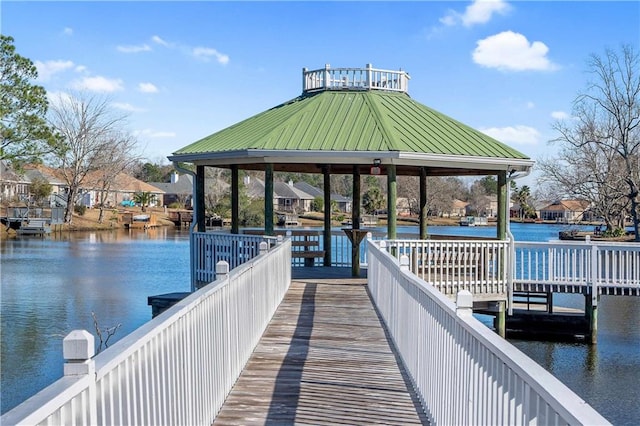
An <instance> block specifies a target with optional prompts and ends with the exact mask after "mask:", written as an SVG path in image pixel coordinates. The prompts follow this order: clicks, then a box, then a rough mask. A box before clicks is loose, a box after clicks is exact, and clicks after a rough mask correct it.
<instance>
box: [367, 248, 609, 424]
mask: <svg viewBox="0 0 640 426" xmlns="http://www.w3.org/2000/svg"><path fill="white" fill-rule="evenodd" d="M385 245H386V242H385V241H382V242H373V241H369V242H368V251H369V256H368V258H369V269H368V286H369V290H370V292H371V297H372V299H373V301H374V303H375V305H376V307H377V309H378V311H379V313H380V315H381V317H382V318H383V320H384V322H385V324H386V326H387V329H388V330H389V334H390V336H391V338H392V340H393V342H394V344H395V347H396V348H397V350H398V352H399V354H400V356H401V358H402V361H403V364H404V366H405V368H406V369H407V371H408V372H409V374H410V376H411V380H412V382H413V385H414V388H415V389H416V391H417V392H418V395H419V397H420V399H421V401H422V404H423V406H424V407H425V411H426V413H427V416H428V417H429V419H430V420H431V422H432V423H434V424H599V425H600V424H601V425H604V424H609V422H608V421H607V420H606V419H605V418H604V417H602V416H601V415H600V414H599V413H598V412H597V411H595V410H594V409H593V408H592V407H591V406H589V405H588V404H587V403H586V402H585V401H584V400H582V399H581V398H580V397H578V396H577V395H576V394H575V393H574V392H573V391H571V390H570V389H569V388H568V387H567V386H565V385H564V384H563V383H562V382H560V381H559V380H558V379H556V378H555V377H554V376H553V375H551V374H550V373H549V372H547V371H546V370H544V369H543V368H542V367H541V366H540V365H538V364H537V363H535V362H534V361H533V360H531V359H530V358H529V357H527V356H526V355H524V354H523V353H522V352H520V351H519V350H518V349H517V348H515V347H514V346H512V345H511V344H510V343H508V342H507V341H505V340H504V339H502V338H500V337H499V336H498V335H497V334H495V333H494V332H492V331H491V330H489V329H488V328H487V327H486V326H485V325H484V324H482V323H481V322H480V321H478V320H477V319H475V318H474V317H473V316H472V315H471V313H470V308H471V301H470V300H466V303H465V305H464V309H463V307H462V306H456V305H455V304H454V303H453V302H452V301H451V300H449V299H448V298H447V297H446V296H444V295H443V294H441V293H440V292H439V291H438V290H436V289H435V288H433V287H432V286H430V285H428V284H427V283H426V282H425V281H423V280H422V279H420V278H418V277H417V276H416V275H415V274H413V273H411V272H410V271H409V270H408V258H404V259H403V260H404V261H406V262H407V263H406V266H405V267H404V268H403V267H401V265H400V263H399V262H398V260H397V259H396V258H395V257H393V256H392V255H391V254H390V253H388V252H387V248H386V247H384V246H385ZM464 293H465V291H463V292H460V293H459V295H463V294H464ZM467 295H468V297H469V298H470V297H471V295H470V294H468V293H467Z"/></svg>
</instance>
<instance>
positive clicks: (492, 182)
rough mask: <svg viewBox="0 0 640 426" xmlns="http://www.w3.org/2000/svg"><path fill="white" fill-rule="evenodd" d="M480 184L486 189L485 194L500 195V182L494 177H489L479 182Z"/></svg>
mask: <svg viewBox="0 0 640 426" xmlns="http://www.w3.org/2000/svg"><path fill="white" fill-rule="evenodd" d="M478 184H479V185H480V186H481V187H482V188H484V192H485V194H487V195H496V194H497V193H498V181H497V180H496V177H495V176H493V175H487V176H485V177H483V178H482V179H480V180H478Z"/></svg>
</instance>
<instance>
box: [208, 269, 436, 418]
mask: <svg viewBox="0 0 640 426" xmlns="http://www.w3.org/2000/svg"><path fill="white" fill-rule="evenodd" d="M297 269H298V271H294V272H298V275H300V276H305V275H306V276H308V277H309V276H310V275H316V276H318V277H321V276H323V277H324V278H306V279H305V278H295V276H294V277H293V278H292V283H291V287H290V288H289V291H288V292H287V294H286V295H285V298H284V300H283V301H282V303H281V304H280V306H279V307H278V310H277V311H276V313H275V315H274V316H273V319H272V320H271V322H270V323H269V325H268V327H267V329H266V330H265V333H264V334H263V336H262V338H261V339H260V342H259V343H258V345H257V346H256V349H255V350H254V352H253V354H252V356H251V358H250V359H249V362H248V363H247V365H246V367H245V368H244V370H243V372H242V374H241V375H240V377H239V379H238V381H237V382H236V384H235V386H234V387H233V389H232V391H231V393H230V394H229V396H228V397H227V399H226V401H225V403H224V405H223V406H222V409H221V410H220V413H219V414H218V416H217V417H216V420H215V421H214V423H213V424H214V425H237V424H248V423H259V424H294V423H304V424H388V425H392V424H396V425H409V424H428V421H427V418H426V415H425V414H424V411H423V410H422V407H421V405H420V401H419V399H418V397H417V395H416V394H415V392H414V391H413V389H412V388H411V385H410V379H409V377H408V376H407V373H406V372H405V371H404V369H403V367H402V364H401V361H399V357H398V355H397V354H396V352H395V351H394V349H393V343H392V342H391V341H390V340H389V338H388V336H387V333H386V330H385V328H384V325H383V324H382V323H381V321H380V318H379V316H378V314H377V313H376V310H375V308H374V306H373V304H372V302H371V299H370V298H369V295H368V293H367V286H366V279H364V278H350V277H349V275H350V271H349V270H345V269H342V270H341V269H340V268H336V269H334V271H332V272H329V271H324V272H323V270H322V269H320V271H318V268H316V269H315V273H313V274H310V273H309V272H310V270H309V269H307V268H297ZM323 269H324V268H323ZM336 270H337V272H338V273H336ZM339 272H342V274H340V273H339ZM331 275H334V276H336V275H338V276H339V275H343V277H344V276H346V277H347V278H327V276H331Z"/></svg>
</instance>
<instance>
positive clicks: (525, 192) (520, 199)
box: [511, 185, 535, 219]
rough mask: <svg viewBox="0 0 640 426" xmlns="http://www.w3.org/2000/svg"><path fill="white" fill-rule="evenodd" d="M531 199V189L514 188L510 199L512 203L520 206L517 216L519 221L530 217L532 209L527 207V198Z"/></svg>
mask: <svg viewBox="0 0 640 426" xmlns="http://www.w3.org/2000/svg"><path fill="white" fill-rule="evenodd" d="M530 197H531V189H530V188H529V187H528V186H527V185H524V186H523V187H522V188H516V190H515V191H514V193H513V196H512V197H511V198H512V199H513V201H515V202H516V203H518V205H519V206H520V211H519V216H520V219H524V218H526V217H530V216H531V212H532V210H533V209H532V208H531V207H530V206H529V198H530ZM534 214H535V213H534Z"/></svg>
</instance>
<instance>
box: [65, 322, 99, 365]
mask: <svg viewBox="0 0 640 426" xmlns="http://www.w3.org/2000/svg"><path fill="white" fill-rule="evenodd" d="M93 355H95V343H94V337H93V334H91V333H89V332H88V331H86V330H73V331H72V332H71V333H69V334H67V336H66V337H65V338H64V340H63V341H62V356H63V358H64V359H65V360H66V362H65V364H64V375H65V376H81V375H84V374H91V373H94V372H95V365H94V362H93V360H92V359H91V358H92V357H93Z"/></svg>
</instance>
